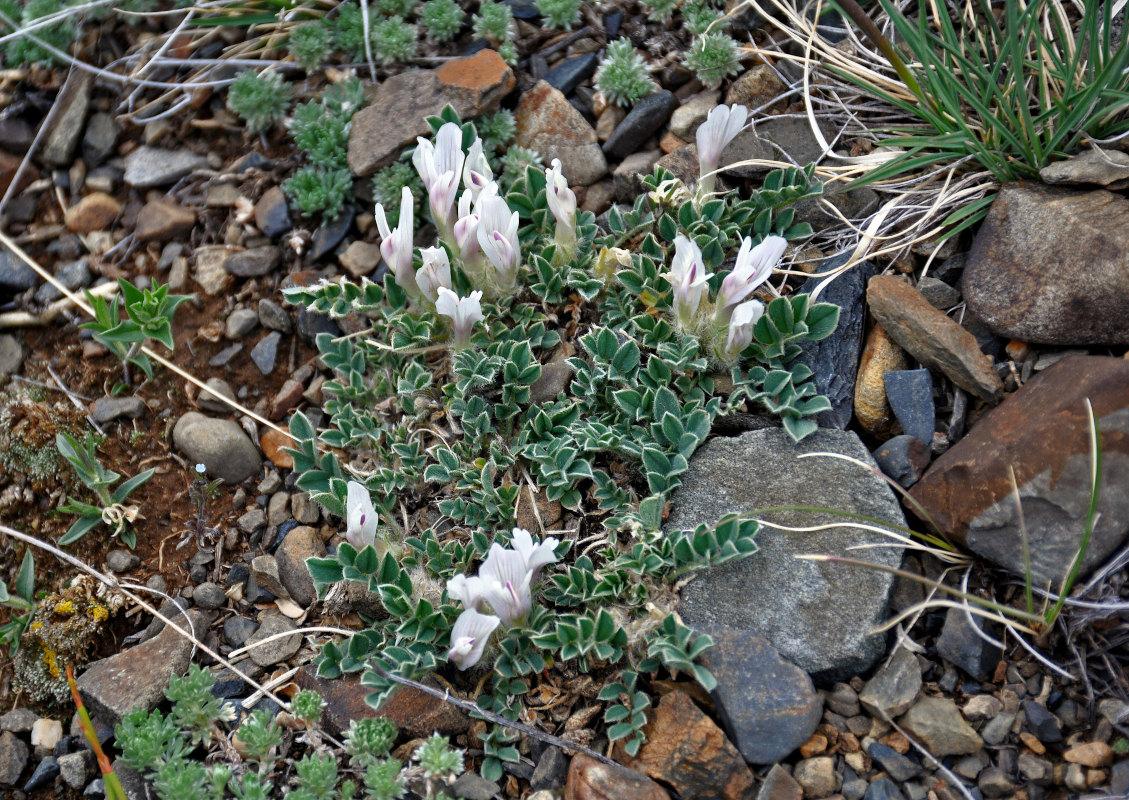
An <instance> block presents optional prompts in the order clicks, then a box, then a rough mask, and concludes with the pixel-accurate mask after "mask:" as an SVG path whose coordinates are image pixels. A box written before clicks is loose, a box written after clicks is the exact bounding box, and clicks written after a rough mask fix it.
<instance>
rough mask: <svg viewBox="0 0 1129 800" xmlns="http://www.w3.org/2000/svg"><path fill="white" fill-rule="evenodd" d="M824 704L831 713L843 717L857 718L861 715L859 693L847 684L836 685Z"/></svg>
mask: <svg viewBox="0 0 1129 800" xmlns="http://www.w3.org/2000/svg"><path fill="white" fill-rule="evenodd" d="M823 703H824V705H826V706H827V708H828V710H829V711H831V712H832V713H834V714H838V715H839V716H841V717H855V716H858V714H859V696H858V692H856V691H855V690H854V689H852V688H851V686H850V684H847V683H837V684H835V685H834V686H833V687H832V689H831V692H830V694H827V695H826V696H825V697H824V698H823Z"/></svg>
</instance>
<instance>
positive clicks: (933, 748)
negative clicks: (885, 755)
mask: <svg viewBox="0 0 1129 800" xmlns="http://www.w3.org/2000/svg"><path fill="white" fill-rule="evenodd" d="M898 721H899V722H900V723H901V725H902V727H903V728H905V729H906V730H907V731H909V732H910V733H911V734H913V735H914V736H915V737H917V738H918V739H920V740H921V743H922V744H923V745H925V748H926V749H927V750H929V752H930V753H932V754H933V755H934V756H936V757H937V758H943V757H944V756H954V755H969V754H972V753H977V752H979V751H980V749H981V748H982V747H983V746H984V741H983V740H982V739H981V738H980V735H979V734H977V733H976V731H975V730H973V729H972V727H971V726H970V725H969V724H968V723H967V722H965V721H964V717H962V716H961V715H960V710H959V709H958V708H957V707H956V703H954V702H953V701H952V700H949V699H948V698H945V697H922V698H921V699H919V700H918V701H917V702H916V703H914V704H913V705H912V706H911V707H910V710H909V711H907V712H906V713H905V714H904V715H902V718H901V719H900V720H898ZM907 749H908V748H907Z"/></svg>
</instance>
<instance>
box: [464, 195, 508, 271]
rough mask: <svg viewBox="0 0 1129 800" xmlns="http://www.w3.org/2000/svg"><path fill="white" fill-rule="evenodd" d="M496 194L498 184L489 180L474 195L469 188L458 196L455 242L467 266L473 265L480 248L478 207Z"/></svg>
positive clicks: (479, 215)
mask: <svg viewBox="0 0 1129 800" xmlns="http://www.w3.org/2000/svg"><path fill="white" fill-rule="evenodd" d="M497 195H498V184H497V183H496V182H494V181H490V182H489V183H488V184H486V185H485V186H484V187H482V191H480V192H479V193H478V196H477V197H476V196H475V195H474V193H473V192H471V191H470V190H469V189H468V190H467V191H465V192H463V193H462V195H461V196H460V197H459V209H458V220H457V221H456V222H455V227H454V236H455V244H456V245H457V246H458V248H459V258H461V259H462V260H463V263H464V264H465V265H468V266H473V265H474V263H475V261H476V260H477V257H478V254H479V253H481V252H482V251H481V249H480V248H479V246H478V221H479V218H480V217H481V214H480V209H481V208H482V204H483V203H484V202H486V200H487V199H488V198H491V197H496V196H497Z"/></svg>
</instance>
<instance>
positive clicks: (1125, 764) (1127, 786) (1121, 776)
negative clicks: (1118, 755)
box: [1109, 760, 1129, 797]
mask: <svg viewBox="0 0 1129 800" xmlns="http://www.w3.org/2000/svg"><path fill="white" fill-rule="evenodd" d="M1109 790H1110V792H1112V793H1113V796H1114V797H1122V796H1124V795H1129V761H1126V760H1121V761H1118V762H1117V763H1116V764H1114V765H1113V768H1112V769H1111V770H1110V771H1109Z"/></svg>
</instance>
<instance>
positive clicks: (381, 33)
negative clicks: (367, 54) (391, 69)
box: [372, 17, 417, 67]
mask: <svg viewBox="0 0 1129 800" xmlns="http://www.w3.org/2000/svg"><path fill="white" fill-rule="evenodd" d="M416 36H417V31H416V26H415V25H409V24H408V23H407V22H404V20H403V18H402V17H389V18H388V19H382V20H380V21H379V22H377V23H375V24H374V25H373V26H372V55H373V58H375V59H376V60H377V61H379V62H380V63H381V64H383V65H384V66H386V67H387V66H390V65H392V64H396V63H398V62H401V61H407V60H408V59H409V58H412V57H414V56H415V54H416Z"/></svg>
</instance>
